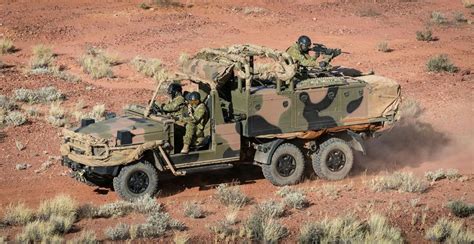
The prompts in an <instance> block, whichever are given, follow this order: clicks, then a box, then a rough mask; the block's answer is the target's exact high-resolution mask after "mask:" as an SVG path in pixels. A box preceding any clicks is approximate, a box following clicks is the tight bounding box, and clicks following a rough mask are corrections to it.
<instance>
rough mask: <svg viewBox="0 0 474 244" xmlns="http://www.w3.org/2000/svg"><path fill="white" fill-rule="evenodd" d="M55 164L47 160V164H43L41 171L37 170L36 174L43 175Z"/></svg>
mask: <svg viewBox="0 0 474 244" xmlns="http://www.w3.org/2000/svg"><path fill="white" fill-rule="evenodd" d="M53 164H54V162H53V161H50V160H46V162H44V163H42V164H41V166H40V167H39V169H37V170H35V173H37V174H38V173H42V172H44V171H46V170H47V169H49V168H50V167H51V166H52V165H53Z"/></svg>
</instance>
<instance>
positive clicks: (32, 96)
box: [13, 86, 65, 104]
mask: <svg viewBox="0 0 474 244" xmlns="http://www.w3.org/2000/svg"><path fill="white" fill-rule="evenodd" d="M13 94H14V95H13V96H14V98H15V100H16V101H20V102H27V103H30V104H34V103H49V102H55V101H62V100H64V98H65V96H64V94H62V93H61V92H60V91H58V90H57V89H56V88H55V87H53V86H47V87H41V88H39V89H36V90H31V89H23V88H20V89H16V90H14V91H13Z"/></svg>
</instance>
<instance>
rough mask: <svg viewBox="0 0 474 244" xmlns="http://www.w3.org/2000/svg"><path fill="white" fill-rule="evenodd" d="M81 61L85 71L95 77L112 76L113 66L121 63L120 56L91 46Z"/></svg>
mask: <svg viewBox="0 0 474 244" xmlns="http://www.w3.org/2000/svg"><path fill="white" fill-rule="evenodd" d="M79 62H80V64H81V66H82V69H83V71H84V72H85V73H87V74H90V75H91V76H92V78H93V79H101V78H105V77H108V78H112V77H113V76H114V74H113V71H112V66H114V65H118V64H119V63H120V61H119V58H118V57H116V56H113V55H110V54H107V53H106V52H105V51H103V50H101V49H96V48H89V49H88V50H87V53H86V54H85V55H83V56H82V57H81V59H80V61H79Z"/></svg>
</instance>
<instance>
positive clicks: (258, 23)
mask: <svg viewBox="0 0 474 244" xmlns="http://www.w3.org/2000/svg"><path fill="white" fill-rule="evenodd" d="M343 2H344V1H323V0H318V1H305V0H299V1H262V0H257V1H227V2H223V1H188V2H186V7H183V8H154V9H151V10H143V9H140V8H138V4H139V3H140V1H113V2H112V1H84V0H78V1H59V0H49V1H37V2H35V3H34V4H32V3H30V2H27V1H14V0H9V1H2V2H1V3H0V10H1V11H0V37H2V36H3V37H8V38H11V39H13V40H14V43H15V46H16V47H17V48H18V49H19V50H18V51H17V52H15V53H13V54H9V55H5V56H1V57H0V60H1V61H3V62H4V63H6V64H8V65H11V66H12V67H10V68H7V69H4V70H3V71H2V72H1V73H0V94H3V95H11V94H12V91H13V90H14V89H18V88H38V87H41V86H46V85H54V86H56V87H58V88H59V89H60V90H61V91H63V92H64V93H65V94H66V96H67V98H68V99H67V101H65V103H64V106H65V107H67V108H71V109H72V108H73V107H74V104H75V103H76V102H77V101H79V100H81V99H82V100H83V101H84V102H85V103H86V105H88V106H89V109H90V108H91V107H92V106H93V105H95V104H98V103H105V104H106V106H107V109H108V110H109V111H115V112H120V110H121V108H122V107H123V105H125V104H127V103H130V102H135V103H144V102H146V101H147V100H148V99H149V97H151V94H152V90H151V89H152V88H153V81H152V80H150V79H147V78H144V77H143V76H142V75H140V74H138V73H136V72H135V71H134V70H133V68H132V67H131V65H130V64H128V63H127V61H128V60H130V59H132V58H133V57H135V56H136V55H141V56H145V57H152V58H159V59H161V60H163V61H164V62H165V63H166V64H167V65H168V67H169V68H171V69H173V68H174V67H176V60H177V58H178V56H179V55H180V53H181V52H188V53H193V52H195V51H197V50H199V49H200V48H203V47H207V46H211V47H219V46H223V45H229V44H235V43H255V44H259V45H265V46H269V47H272V48H277V49H285V48H286V47H287V46H289V45H290V44H291V43H293V42H294V40H295V39H296V38H297V37H298V36H299V35H300V34H307V35H309V36H310V37H312V38H313V41H315V42H318V43H325V44H326V45H327V46H329V47H340V48H342V49H343V50H344V51H347V52H349V53H350V54H345V55H342V56H341V57H338V58H337V59H336V60H335V61H334V64H336V65H343V66H349V67H355V68H359V69H361V70H374V71H375V72H376V73H377V74H380V75H383V76H387V77H390V78H393V79H396V80H398V81H399V82H400V84H401V85H402V89H403V93H404V97H405V98H409V99H415V100H416V101H418V102H419V103H420V104H421V106H422V107H423V108H425V112H424V113H423V115H422V117H421V120H420V121H419V123H418V124H417V125H416V126H413V125H410V126H402V127H398V128H396V129H394V130H393V131H392V132H391V133H389V134H387V135H385V136H383V137H381V138H378V139H376V140H373V141H370V142H368V147H369V155H368V156H366V157H362V156H361V157H358V159H359V160H358V164H357V165H356V168H355V170H354V171H353V173H352V175H351V177H349V178H348V179H347V180H344V181H342V182H337V183H335V184H336V185H338V186H340V187H342V186H343V185H351V186H352V187H351V188H350V190H343V191H342V192H341V193H340V197H338V198H337V199H336V200H333V199H328V198H325V197H322V196H321V195H320V194H318V193H316V192H310V193H309V198H310V200H311V203H312V205H311V206H310V207H309V208H307V209H305V210H303V211H294V210H293V211H292V212H291V214H290V215H289V216H287V217H284V218H283V219H282V221H283V223H284V224H285V225H286V226H288V227H289V228H290V232H291V233H290V235H289V236H288V237H286V238H285V239H284V240H285V241H286V242H293V240H294V239H295V238H296V236H297V233H298V231H299V227H300V224H301V223H302V222H306V221H310V220H316V219H320V218H321V217H324V216H336V215H338V214H342V213H345V212H347V211H353V210H354V209H355V211H356V213H357V214H358V215H359V216H361V217H365V216H366V215H367V213H370V212H373V211H377V212H381V213H383V214H385V215H387V216H388V217H389V218H390V221H391V222H392V223H393V224H394V225H395V226H397V227H400V228H401V229H402V230H403V232H404V233H405V237H406V238H407V239H408V240H409V241H410V242H413V243H419V242H423V241H424V240H423V236H424V232H425V229H426V228H427V227H429V226H431V225H432V224H433V223H435V222H436V220H437V219H438V218H439V217H443V216H449V213H448V211H447V209H445V208H444V207H443V205H444V204H445V203H446V202H447V201H448V200H450V199H459V198H461V197H462V198H464V199H465V200H466V201H467V202H471V203H472V202H474V194H473V190H474V183H473V180H472V177H473V174H474V153H473V152H474V140H473V139H472V138H473V137H474V126H473V125H472V121H473V120H474V111H473V109H474V102H473V101H474V100H473V94H474V93H473V92H474V83H473V82H474V75H473V74H470V73H471V72H472V68H473V67H474V51H473V50H474V44H473V43H474V30H473V25H469V24H452V25H448V26H431V28H432V30H433V32H434V35H435V36H436V37H438V38H439V40H438V41H435V42H429V43H427V42H419V41H417V40H416V39H415V32H416V31H418V30H423V29H424V28H425V26H426V25H427V22H428V20H429V15H430V13H431V12H432V11H441V12H444V13H446V14H448V16H452V13H453V12H455V11H458V12H463V13H464V15H465V16H466V17H467V18H468V19H470V20H472V19H473V18H474V16H473V12H472V10H469V9H466V8H464V7H463V6H462V4H461V1H454V0H439V1H428V0H413V1H401V0H400V1H389V0H386V1H351V2H350V3H343ZM374 2H375V3H374ZM245 7H261V8H264V11H263V12H261V13H252V14H245V13H244V12H245V10H244V9H242V8H245ZM367 10H372V11H367ZM367 12H369V13H370V12H372V13H376V14H372V15H374V16H363V15H365V14H364V13H367ZM369 15H370V14H369ZM450 18H451V17H450ZM381 41H387V42H388V43H389V46H390V48H391V49H393V51H392V52H388V53H382V52H378V51H377V50H376V45H377V44H378V43H379V42H381ZM39 43H44V44H48V45H52V46H53V47H54V51H55V52H56V53H57V54H58V57H57V59H58V61H57V62H58V63H59V64H62V65H64V66H65V67H67V69H68V71H69V72H71V73H73V74H76V75H78V76H80V77H81V78H82V80H83V81H82V82H81V83H79V84H71V83H66V82H64V81H61V80H58V79H55V78H53V77H49V76H26V75H24V72H23V70H24V69H25V68H26V67H27V64H28V61H29V58H30V56H31V47H32V46H33V45H36V44H39ZM87 46H97V47H100V48H104V49H106V50H107V51H109V52H112V53H116V54H117V55H119V56H120V57H121V59H122V60H123V61H124V63H123V64H121V65H119V66H116V67H114V72H115V74H116V76H117V77H116V78H113V79H102V80H91V79H90V78H89V77H88V76H87V75H85V74H84V73H82V70H81V68H80V66H79V64H78V61H77V60H78V58H79V57H80V56H81V55H82V54H83V53H84V50H85V48H86V47H87ZM441 53H445V54H448V56H449V57H450V59H451V60H452V61H453V62H454V63H455V64H456V65H457V66H458V67H459V68H460V72H458V73H456V74H431V73H427V72H426V70H425V64H426V61H427V60H428V58H429V57H431V56H433V55H436V54H441ZM86 87H89V88H90V87H93V89H92V90H91V89H86ZM40 109H41V110H43V111H46V109H47V106H42V107H40ZM2 130H3V132H4V133H5V135H6V137H5V138H3V141H2V142H0V206H1V207H0V209H2V208H4V207H5V206H6V205H7V204H8V203H10V202H17V201H24V202H26V203H27V204H28V205H29V206H32V207H36V206H37V205H38V204H39V202H40V201H41V200H43V199H48V198H51V197H53V196H55V195H58V194H60V193H65V194H69V195H71V196H73V197H74V198H75V199H77V200H78V201H79V202H81V203H86V202H93V203H95V204H103V203H106V202H112V201H115V200H117V197H116V195H115V194H114V193H113V192H108V191H107V190H102V189H101V190H94V189H93V188H91V187H88V186H86V185H83V184H80V183H77V182H75V181H74V180H72V179H70V178H68V177H67V176H64V175H65V172H66V169H65V168H63V167H61V166H60V165H59V163H56V164H55V165H54V166H53V167H52V168H50V169H48V170H47V171H46V172H44V173H41V174H36V173H34V170H35V169H37V168H39V166H40V165H41V163H43V162H44V161H45V160H46V159H47V157H48V156H50V155H53V156H54V155H59V137H58V132H59V129H57V128H54V127H52V126H51V125H49V124H47V123H46V122H44V119H43V118H38V119H37V120H33V121H31V122H30V123H28V124H27V125H24V126H20V127H16V128H3V129H2ZM15 140H19V141H21V142H22V143H23V144H25V145H26V149H25V150H23V151H21V152H19V151H18V150H17V149H16V147H15ZM17 163H29V164H31V165H32V167H31V168H30V169H28V170H24V171H17V170H15V165H16V164H17ZM438 168H457V169H459V171H460V172H461V173H462V174H464V175H468V176H470V177H471V180H468V181H465V182H450V181H441V182H438V183H436V184H435V185H434V186H433V187H432V188H431V189H430V190H429V191H428V192H427V193H423V194H412V193H398V192H388V193H373V192H371V191H370V190H368V189H367V188H366V187H365V184H364V183H363V182H364V181H365V180H367V179H370V178H371V177H373V176H374V175H378V174H381V173H383V172H384V171H394V170H407V171H413V172H415V173H416V174H418V175H423V173H424V172H425V171H427V170H433V169H438ZM230 181H237V182H239V183H242V186H241V188H242V190H243V191H244V192H245V193H246V194H248V195H249V196H250V197H252V198H253V201H254V202H259V201H262V200H265V199H271V198H275V199H277V197H276V196H275V195H274V192H275V190H276V189H277V188H276V187H274V186H272V185H271V184H270V183H268V182H267V181H266V180H265V179H263V176H262V175H261V173H260V172H259V169H258V168H252V167H243V168H240V169H239V170H238V171H237V173H236V172H230V171H225V172H221V173H219V174H213V175H197V176H191V177H188V178H186V179H176V180H171V181H166V182H164V183H163V184H162V185H161V186H162V188H163V191H162V194H161V196H160V197H159V198H158V201H160V202H163V203H164V204H165V206H166V209H167V210H168V211H169V212H170V213H171V214H172V215H173V216H174V217H176V218H178V219H180V220H183V221H184V222H185V223H186V224H187V226H188V227H189V230H188V232H189V233H190V235H191V237H192V238H193V240H196V241H198V240H199V241H202V242H205V241H206V240H209V239H212V236H211V234H210V232H209V231H208V229H207V228H206V224H208V223H212V222H215V221H219V220H221V219H222V218H223V216H224V212H225V211H224V207H223V206H221V205H219V204H218V203H217V201H216V200H215V199H213V198H212V195H213V194H214V192H215V190H214V189H213V187H214V186H215V185H216V184H219V183H223V182H230ZM324 184H328V182H325V181H323V180H320V179H314V180H308V181H306V182H304V183H303V184H301V185H300V186H301V187H303V188H306V189H310V188H318V187H320V186H322V185H324ZM262 189H264V190H263V191H262ZM413 198H420V199H421V200H420V203H421V204H422V205H426V206H428V207H429V210H428V217H427V220H426V223H425V224H424V225H421V224H418V225H412V224H411V218H412V215H413V214H414V213H419V212H420V211H421V207H411V206H410V204H409V203H408V200H410V199H413ZM188 200H198V201H201V202H203V203H204V207H205V209H206V210H207V211H208V212H209V215H208V216H207V217H206V218H204V219H197V220H193V219H189V218H184V217H183V214H182V211H181V208H176V207H175V206H181V203H182V202H184V201H188ZM390 204H395V205H397V206H399V208H400V211H393V209H391V208H388V205H390ZM251 209H252V206H247V207H245V208H244V209H242V210H241V212H240V213H239V219H241V220H244V219H245V217H246V216H247V215H248V213H249V211H250V210H251ZM123 221H126V222H127V221H128V222H136V221H140V220H137V219H136V218H133V217H127V218H125V219H124V220H123ZM116 222H117V220H91V221H81V222H80V223H78V227H79V228H85V229H88V228H94V229H95V231H96V232H97V234H98V235H99V237H101V238H103V237H104V236H103V234H102V232H103V229H105V227H106V226H110V225H115V223H116ZM466 225H467V226H468V228H470V229H473V226H474V222H473V219H472V218H471V219H468V220H467V221H466ZM18 230H19V229H17V228H13V229H0V235H4V236H5V235H8V236H10V237H14V235H15V233H17V231H18ZM74 235H75V234H69V235H68V237H72V236H74Z"/></svg>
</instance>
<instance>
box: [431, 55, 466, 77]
mask: <svg viewBox="0 0 474 244" xmlns="http://www.w3.org/2000/svg"><path fill="white" fill-rule="evenodd" d="M426 68H427V70H428V71H430V72H436V73H439V72H448V73H455V72H457V71H458V70H459V69H458V67H456V66H455V65H454V64H453V63H452V62H451V60H449V58H448V56H447V55H446V54H440V55H437V56H434V57H432V58H430V59H429V60H428V62H427V63H426Z"/></svg>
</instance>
